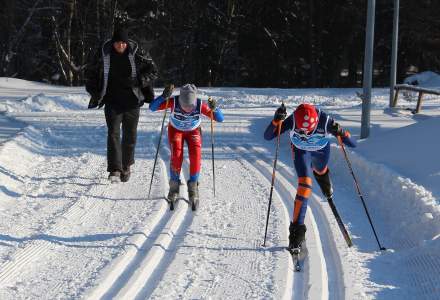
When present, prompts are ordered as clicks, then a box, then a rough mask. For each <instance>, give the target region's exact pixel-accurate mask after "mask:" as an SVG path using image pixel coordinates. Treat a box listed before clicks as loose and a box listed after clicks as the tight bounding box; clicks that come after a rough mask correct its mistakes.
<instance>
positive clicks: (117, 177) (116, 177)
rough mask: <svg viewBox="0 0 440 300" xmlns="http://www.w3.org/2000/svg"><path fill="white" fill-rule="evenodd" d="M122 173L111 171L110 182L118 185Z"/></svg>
mask: <svg viewBox="0 0 440 300" xmlns="http://www.w3.org/2000/svg"><path fill="white" fill-rule="evenodd" d="M120 177H121V172H120V171H111V172H110V173H109V174H108V180H110V182H111V183H118V182H120V180H121V178H120Z"/></svg>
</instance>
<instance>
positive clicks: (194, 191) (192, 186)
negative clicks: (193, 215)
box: [187, 181, 199, 210]
mask: <svg viewBox="0 0 440 300" xmlns="http://www.w3.org/2000/svg"><path fill="white" fill-rule="evenodd" d="M187 183H188V198H189V203H190V204H191V209H192V210H197V207H198V206H199V183H198V182H197V181H188V182H187Z"/></svg>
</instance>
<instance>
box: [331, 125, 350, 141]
mask: <svg viewBox="0 0 440 300" xmlns="http://www.w3.org/2000/svg"><path fill="white" fill-rule="evenodd" d="M330 133H331V134H333V135H334V136H340V137H345V136H346V135H347V131H346V130H344V129H342V127H341V125H339V124H338V123H336V122H334V123H333V125H332V127H331V128H330Z"/></svg>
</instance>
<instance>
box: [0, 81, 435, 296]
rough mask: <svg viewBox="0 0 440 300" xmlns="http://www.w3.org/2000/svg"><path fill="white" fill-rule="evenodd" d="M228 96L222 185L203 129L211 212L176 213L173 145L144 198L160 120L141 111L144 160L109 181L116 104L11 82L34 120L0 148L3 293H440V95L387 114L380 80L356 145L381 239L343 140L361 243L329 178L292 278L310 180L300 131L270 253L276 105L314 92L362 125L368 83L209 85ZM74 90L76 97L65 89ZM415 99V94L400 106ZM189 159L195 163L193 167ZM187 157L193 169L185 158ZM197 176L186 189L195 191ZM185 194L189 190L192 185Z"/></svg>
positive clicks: (349, 123) (8, 94) (346, 200)
mask: <svg viewBox="0 0 440 300" xmlns="http://www.w3.org/2000/svg"><path fill="white" fill-rule="evenodd" d="M202 90H203V91H204V92H205V93H206V94H209V95H211V96H214V97H216V98H218V99H221V100H220V103H221V106H222V107H223V108H224V111H225V115H226V121H225V123H224V124H218V125H216V127H215V129H216V136H215V137H216V139H215V142H216V180H217V183H216V189H217V196H216V197H215V198H214V197H213V196H212V189H211V185H212V173H211V172H212V171H211V162H210V140H209V130H210V128H209V123H208V122H205V124H204V126H205V127H204V139H205V140H204V145H203V146H204V147H203V159H204V161H203V169H202V176H201V182H200V189H201V190H200V192H201V195H202V197H203V199H202V203H201V209H200V211H198V212H197V213H196V214H193V213H192V212H191V211H190V210H188V209H187V204H186V203H185V200H184V199H182V200H181V201H180V202H179V206H178V208H177V209H176V211H175V212H173V213H170V212H169V211H168V210H167V204H166V202H165V201H164V200H163V196H164V195H165V193H166V192H167V182H168V174H167V171H168V170H167V169H168V168H167V166H166V164H167V161H168V159H169V149H168V147H167V140H166V139H165V140H164V144H163V148H162V149H161V151H160V158H159V164H158V169H157V170H156V174H157V175H156V176H155V177H156V178H155V180H154V186H153V197H152V199H146V194H147V193H148V184H149V179H150V176H151V170H152V166H153V158H154V151H155V149H156V148H155V147H156V146H155V145H156V143H157V139H158V133H159V130H160V122H161V117H162V115H161V114H160V113H158V114H152V113H150V112H146V111H145V110H143V112H142V117H141V120H140V125H139V133H140V134H139V140H138V146H137V154H136V157H137V160H136V164H135V169H134V175H133V178H132V179H131V180H130V182H129V183H127V184H118V185H110V184H108V182H107V180H106V172H105V169H106V163H105V136H106V127H105V121H104V117H103V112H102V111H100V110H93V111H87V110H86V105H87V99H88V98H87V96H86V95H85V94H84V92H83V90H82V89H74V88H66V89H63V88H59V87H51V86H47V85H40V84H37V83H29V82H25V81H21V80H11V79H9V80H5V79H0V111H6V112H7V114H8V115H9V116H11V117H13V118H15V119H17V120H20V121H22V122H25V124H27V127H26V128H25V129H23V130H22V131H21V132H20V133H19V134H18V135H15V136H12V138H11V139H10V140H9V141H8V142H6V143H4V144H3V145H0V220H1V221H0V298H1V299H16V298H41V297H48V298H72V297H73V298H82V297H85V298H90V299H96V298H100V297H102V298H104V299H110V298H114V297H115V298H124V299H125V298H127V299H131V298H140V299H141V298H146V297H150V298H153V299H159V298H164V297H165V298H209V297H213V298H231V299H232V298H235V299H244V298H252V297H254V298H292V297H294V298H295V299H298V298H299V299H301V298H308V299H318V298H322V299H327V298H330V299H341V298H346V299H374V298H378V299H404V298H417V299H435V298H436V296H437V295H439V294H440V291H439V287H438V285H437V283H438V280H439V275H438V274H439V273H440V254H439V253H440V251H439V250H440V239H439V238H438V237H439V234H440V205H439V201H438V195H439V190H438V186H440V185H439V184H438V183H439V180H438V178H439V176H440V175H439V174H440V165H439V163H438V160H437V159H436V153H438V150H439V147H440V143H438V141H433V137H434V136H436V135H435V134H436V132H435V128H438V127H439V125H440V124H439V118H438V117H436V116H439V115H440V103H438V100H436V99H431V100H428V101H426V103H424V108H423V111H422V114H421V115H419V116H413V115H412V114H411V113H409V112H408V111H407V110H405V109H395V110H389V109H387V103H388V100H387V98H386V95H387V91H386V90H376V91H375V97H374V100H373V111H372V131H371V138H370V139H368V140H365V141H362V142H360V143H359V147H358V148H357V149H354V150H350V151H349V157H350V159H351V162H352V164H353V168H354V171H355V173H356V176H357V177H358V179H359V182H360V185H361V190H362V193H363V195H364V198H365V200H366V203H367V206H368V209H369V210H370V213H371V216H372V219H373V222H374V225H375V228H376V230H377V233H378V235H379V238H380V241H381V243H382V244H383V245H384V246H385V247H387V248H389V249H391V250H389V251H386V252H383V253H380V252H379V251H377V249H378V247H377V244H376V242H375V240H374V236H373V235H372V232H371V228H370V225H369V224H368V221H367V219H366V217H365V213H364V212H363V207H362V204H361V202H360V200H359V197H358V195H357V194H356V192H355V189H354V185H353V179H352V177H351V174H350V173H349V172H348V168H347V164H346V162H345V159H344V157H343V156H342V155H341V151H340V149H339V148H338V147H337V146H332V158H331V163H330V168H331V172H332V178H333V182H334V187H335V203H336V205H337V207H338V209H339V211H340V214H341V217H342V219H343V220H344V222H345V223H346V224H347V225H348V229H349V231H350V234H351V235H352V237H353V241H354V247H353V248H351V249H347V247H346V245H345V242H344V240H343V238H342V236H341V234H340V233H339V229H338V227H337V224H336V222H335V221H334V218H333V216H332V214H331V211H330V209H329V207H328V205H327V203H326V202H325V201H324V200H322V198H321V194H320V192H319V189H318V188H317V185H316V183H315V186H314V194H313V195H312V198H311V201H310V210H309V214H308V217H307V218H306V224H307V225H308V232H307V246H308V248H309V254H310V255H309V258H308V259H307V261H306V266H305V269H304V272H303V273H294V272H293V268H292V267H293V266H292V262H291V260H290V257H289V256H288V254H287V253H286V252H285V251H283V248H282V247H283V246H284V245H286V243H287V235H288V222H289V219H290V218H289V216H290V215H291V213H292V207H293V197H294V194H295V186H296V177H295V175H294V173H295V172H294V170H293V168H292V158H291V154H290V149H289V145H288V137H287V136H283V138H282V144H281V148H280V158H279V168H278V173H277V181H276V192H275V196H274V203H273V208H272V213H271V220H270V224H269V232H268V243H267V244H268V247H267V248H262V247H261V242H262V237H263V234H264V225H265V213H266V209H267V201H268V194H269V187H270V179H271V171H272V162H273V155H274V144H273V142H267V141H264V140H263V139H262V131H263V130H264V128H265V126H266V125H267V123H268V122H269V121H270V118H271V117H272V114H273V111H274V109H275V107H276V106H277V105H279V104H280V103H281V101H284V102H285V103H286V104H287V106H288V108H289V112H291V111H292V109H293V108H294V107H295V106H296V105H297V104H298V103H301V102H312V103H315V104H317V105H319V106H320V107H322V108H323V109H325V110H327V111H328V112H330V113H332V114H333V115H334V116H335V118H336V119H337V120H340V122H341V123H342V124H343V125H344V126H346V127H348V128H350V130H351V131H352V133H353V134H354V136H355V137H357V136H358V133H359V125H360V124H359V120H360V100H359V99H358V98H356V97H355V90H354V89H309V90H281V89H233V88H211V89H202ZM64 93H66V94H64ZM401 102H402V104H401V105H403V106H404V107H411V106H413V105H415V104H414V103H411V102H405V101H401ZM185 164H187V162H185ZM184 168H185V167H184ZM183 188H184V186H182V189H183ZM181 195H182V197H183V198H185V197H186V196H185V191H182V192H181Z"/></svg>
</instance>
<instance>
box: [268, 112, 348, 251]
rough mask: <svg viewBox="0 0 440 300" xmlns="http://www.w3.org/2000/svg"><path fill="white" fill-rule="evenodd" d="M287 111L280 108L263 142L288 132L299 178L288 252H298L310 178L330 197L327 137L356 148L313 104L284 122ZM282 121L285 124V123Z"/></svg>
mask: <svg viewBox="0 0 440 300" xmlns="http://www.w3.org/2000/svg"><path fill="white" fill-rule="evenodd" d="M286 116H287V112H286V107H285V106H284V104H283V105H281V107H279V108H278V109H277V110H276V112H275V116H274V119H273V121H272V122H271V124H269V126H268V127H267V129H266V131H265V133H264V138H265V139H266V140H271V139H273V138H274V137H276V136H277V134H278V126H281V129H280V134H281V133H284V132H285V131H287V130H290V143H291V148H292V155H293V160H294V165H295V171H296V174H297V176H298V188H297V191H296V197H295V203H294V210H293V218H292V222H291V223H290V226H289V233H290V234H289V248H290V249H294V248H299V247H300V246H301V243H302V242H303V241H304V239H305V233H306V230H307V228H306V225H305V224H304V218H305V215H306V210H307V200H308V198H309V197H310V195H311V194H312V177H311V173H312V171H313V175H314V176H315V179H316V181H317V182H318V184H319V186H320V188H321V191H322V193H323V194H324V196H325V197H326V198H331V197H332V196H333V188H332V184H331V181H330V171H329V168H328V161H329V157H330V143H329V139H328V135H329V134H332V135H334V136H336V137H338V136H339V137H341V139H342V142H343V143H344V144H346V145H347V146H349V147H356V143H355V142H354V141H353V140H352V139H351V138H350V133H349V132H348V130H344V129H342V128H341V126H340V125H339V124H338V123H336V122H335V121H334V120H333V118H331V117H330V116H328V115H327V114H326V113H325V112H323V111H322V110H320V109H318V108H316V107H315V106H313V105H312V104H300V105H299V106H298V107H297V108H296V110H295V111H294V112H293V113H292V114H291V115H290V116H289V117H288V118H287V119H286ZM284 119H285V120H284Z"/></svg>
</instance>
